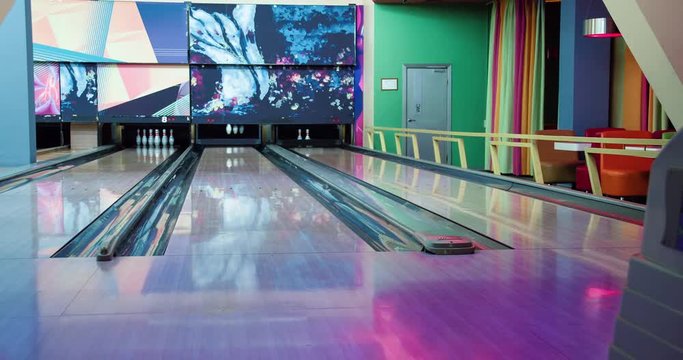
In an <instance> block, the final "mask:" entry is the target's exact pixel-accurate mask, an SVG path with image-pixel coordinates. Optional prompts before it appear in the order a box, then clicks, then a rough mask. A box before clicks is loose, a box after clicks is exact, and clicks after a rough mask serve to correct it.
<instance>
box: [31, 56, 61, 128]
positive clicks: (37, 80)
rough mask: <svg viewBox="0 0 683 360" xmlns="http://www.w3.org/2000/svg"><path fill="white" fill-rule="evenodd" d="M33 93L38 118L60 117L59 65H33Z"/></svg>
mask: <svg viewBox="0 0 683 360" xmlns="http://www.w3.org/2000/svg"><path fill="white" fill-rule="evenodd" d="M33 92H34V102H35V111H36V115H38V116H59V114H60V102H59V99H60V95H59V64H56V63H35V64H33Z"/></svg>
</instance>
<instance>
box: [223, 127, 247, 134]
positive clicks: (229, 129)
mask: <svg viewBox="0 0 683 360" xmlns="http://www.w3.org/2000/svg"><path fill="white" fill-rule="evenodd" d="M225 133H226V134H228V135H230V134H232V135H237V134H240V135H242V134H244V126H243V125H240V126H237V125H230V124H228V125H226V126H225Z"/></svg>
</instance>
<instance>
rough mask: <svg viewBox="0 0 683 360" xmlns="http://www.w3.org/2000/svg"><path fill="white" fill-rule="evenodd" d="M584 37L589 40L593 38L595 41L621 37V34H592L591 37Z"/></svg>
mask: <svg viewBox="0 0 683 360" xmlns="http://www.w3.org/2000/svg"><path fill="white" fill-rule="evenodd" d="M584 36H585V37H587V38H593V39H604V38H616V37H621V33H607V34H590V35H584Z"/></svg>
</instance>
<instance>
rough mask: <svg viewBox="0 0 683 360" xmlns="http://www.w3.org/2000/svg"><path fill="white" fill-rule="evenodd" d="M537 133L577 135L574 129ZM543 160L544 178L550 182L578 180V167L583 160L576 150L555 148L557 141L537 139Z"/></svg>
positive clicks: (537, 132) (540, 133)
mask: <svg viewBox="0 0 683 360" xmlns="http://www.w3.org/2000/svg"><path fill="white" fill-rule="evenodd" d="M536 135H550V136H575V135H576V134H575V133H574V131H573V130H539V131H536ZM536 146H537V147H538V155H539V158H540V160H541V169H542V171H543V180H544V181H545V182H546V183H548V184H556V183H573V182H574V181H575V180H576V167H577V166H579V165H581V164H582V163H583V162H582V161H580V160H579V154H578V153H577V152H574V151H561V150H555V142H554V141H547V140H545V141H544V140H538V141H536Z"/></svg>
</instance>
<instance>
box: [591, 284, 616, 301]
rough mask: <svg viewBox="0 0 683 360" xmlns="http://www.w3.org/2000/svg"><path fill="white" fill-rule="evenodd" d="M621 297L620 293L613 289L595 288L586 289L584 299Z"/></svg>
mask: <svg viewBox="0 0 683 360" xmlns="http://www.w3.org/2000/svg"><path fill="white" fill-rule="evenodd" d="M615 295H621V291H619V290H614V289H601V288H597V287H590V288H588V289H586V297H589V298H592V299H596V298H604V297H609V296H615Z"/></svg>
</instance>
